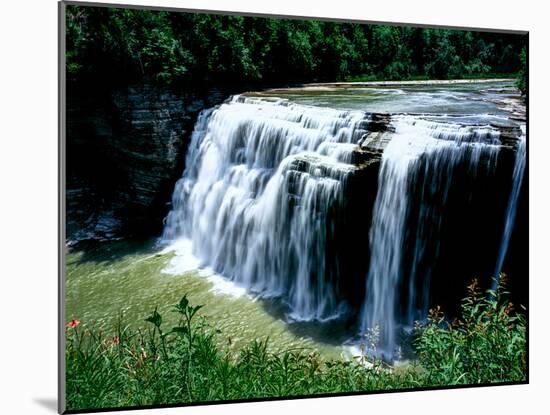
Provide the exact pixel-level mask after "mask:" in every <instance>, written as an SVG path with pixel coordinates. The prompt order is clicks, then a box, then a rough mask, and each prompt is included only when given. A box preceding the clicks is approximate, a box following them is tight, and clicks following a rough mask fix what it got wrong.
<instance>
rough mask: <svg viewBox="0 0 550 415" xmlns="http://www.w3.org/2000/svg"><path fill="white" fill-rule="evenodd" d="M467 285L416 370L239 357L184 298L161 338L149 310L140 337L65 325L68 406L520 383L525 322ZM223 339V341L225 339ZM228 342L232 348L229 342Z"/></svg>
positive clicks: (253, 348)
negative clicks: (453, 315)
mask: <svg viewBox="0 0 550 415" xmlns="http://www.w3.org/2000/svg"><path fill="white" fill-rule="evenodd" d="M503 294H504V292H503V291H502V290H501V289H499V290H498V292H496V293H494V297H495V298H494V299H486V298H484V297H483V296H481V295H480V294H479V292H478V289H477V285H476V284H473V285H472V286H470V293H469V296H468V298H466V299H465V300H464V302H463V307H462V312H463V315H462V317H461V319H460V320H456V321H454V322H453V323H450V324H449V323H446V322H445V321H444V319H443V316H442V314H441V312H440V310H439V309H435V310H432V312H431V314H430V319H429V320H428V322H427V324H425V325H418V326H417V331H416V336H417V337H416V340H415V347H416V351H417V353H418V362H414V363H412V364H411V365H409V366H407V367H405V368H392V367H391V366H389V365H387V364H385V363H383V362H381V361H376V360H375V361H372V362H368V363H367V362H366V361H365V357H364V356H361V357H359V358H358V359H354V360H346V359H344V358H342V359H340V360H328V361H327V360H325V359H323V358H321V357H320V356H319V354H318V353H316V352H314V351H310V350H303V349H299V350H287V351H285V352H282V353H273V352H270V351H269V350H268V339H263V340H256V341H254V342H252V343H251V344H249V345H248V346H247V347H245V348H243V349H242V350H241V351H240V353H238V354H237V355H232V354H231V353H230V352H229V351H227V350H223V348H220V347H219V346H218V344H217V343H216V341H215V338H216V336H218V335H220V332H219V331H217V330H215V329H214V328H212V327H211V326H210V325H208V324H207V323H206V321H205V320H204V319H203V318H199V317H197V312H198V311H199V310H200V308H201V306H192V305H191V304H189V301H188V300H187V297H186V296H184V297H183V298H182V299H181V301H180V302H179V303H178V304H177V305H175V306H174V309H173V311H174V312H175V313H177V314H178V316H179V323H178V324H177V325H176V326H175V327H172V328H169V329H166V328H165V326H164V325H163V317H162V315H161V314H159V312H158V311H157V310H156V309H155V310H154V311H153V312H152V313H151V315H150V316H149V317H147V318H146V322H148V323H149V326H148V327H147V329H146V330H137V331H132V330H129V329H128V328H124V327H123V326H122V324H121V323H120V322H119V324H118V325H117V327H116V328H115V331H114V333H113V335H109V336H106V335H104V334H103V333H102V332H101V331H100V330H97V329H94V328H93V327H90V328H87V327H85V325H84V324H83V325H80V322H79V321H78V320H73V321H71V322H70V323H68V325H67V333H66V336H67V349H66V363H67V369H66V370H67V407H68V409H70V410H78V409H100V408H115V407H121V406H138V405H161V404H174V403H185V402H200V401H202V402H206V401H215V400H236V399H251V398H269V397H281V396H286V397H291V396H303V395H315V394H326V393H337V392H356V391H374V390H390V389H405V388H415V387H423V386H437V385H453V384H472V383H487V382H503V381H519V380H523V379H524V377H525V369H526V349H525V320H524V318H523V316H522V315H521V314H515V313H512V307H511V305H510V304H509V303H506V302H504V301H502V300H501V297H502V295H503ZM228 340H229V339H228ZM229 341H230V340H229Z"/></svg>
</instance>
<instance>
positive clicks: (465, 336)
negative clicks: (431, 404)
mask: <svg viewBox="0 0 550 415" xmlns="http://www.w3.org/2000/svg"><path fill="white" fill-rule="evenodd" d="M504 280H505V276H503V277H501V282H500V284H499V287H498V288H497V291H496V292H494V291H492V290H489V291H487V293H486V295H482V293H481V291H480V290H479V285H478V283H477V281H476V280H474V281H473V283H472V284H471V285H470V286H469V287H468V296H467V297H466V298H465V299H464V300H463V302H462V307H461V311H462V312H461V317H460V318H458V319H455V320H454V321H452V322H451V323H448V322H447V321H445V319H444V317H443V313H442V312H441V310H440V309H439V308H435V309H432V310H430V314H429V317H428V322H427V324H425V325H418V326H417V338H416V340H415V348H416V351H417V353H418V359H419V363H420V365H421V366H422V367H423V369H424V370H425V374H426V378H427V382H428V383H429V384H432V385H467V384H476V383H478V384H479V383H491V382H510V381H523V380H525V375H526V368H527V348H526V326H525V318H524V316H523V314H521V313H513V307H512V304H511V303H510V302H508V301H507V300H506V297H507V293H506V292H505V291H504Z"/></svg>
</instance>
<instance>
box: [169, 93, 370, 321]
mask: <svg viewBox="0 0 550 415" xmlns="http://www.w3.org/2000/svg"><path fill="white" fill-rule="evenodd" d="M367 124H368V117H367V116H366V115H365V114H364V113H362V112H357V111H355V112H345V111H336V110H331V109H322V108H315V107H305V106H297V105H292V104H288V103H287V102H285V101H281V100H278V101H266V100H258V99H253V98H244V97H240V96H238V97H234V98H233V99H232V100H231V101H229V102H226V103H225V104H223V105H221V106H220V107H219V108H217V109H214V110H209V111H206V112H203V113H202V114H201V115H200V117H199V120H198V122H197V126H196V128H195V131H194V133H193V136H192V140H191V145H190V148H189V151H188V156H187V160H186V165H187V169H186V171H185V172H184V175H183V177H182V179H181V180H180V181H179V182H178V183H177V185H176V189H175V191H174V196H173V210H172V211H171V212H170V213H169V215H168V217H167V219H166V226H165V230H164V234H163V239H164V240H166V241H173V240H175V239H178V238H188V239H190V240H191V243H192V248H193V253H194V255H195V256H196V257H198V259H199V260H200V261H201V263H202V264H203V265H208V266H210V267H212V268H213V269H214V270H216V271H217V272H219V273H221V274H222V275H224V276H226V277H228V278H230V279H232V280H233V281H235V282H236V283H238V284H241V285H244V286H245V287H247V288H248V289H249V290H251V291H253V292H256V293H259V294H261V295H262V296H277V297H284V298H285V299H286V301H287V302H288V304H289V306H290V309H291V314H290V317H291V318H293V319H297V320H312V319H316V320H324V319H329V318H332V317H334V316H336V315H338V314H339V313H340V312H341V311H342V310H343V308H344V307H345V302H344V301H342V299H341V298H338V296H337V292H336V289H335V286H334V284H333V282H334V280H335V279H337V278H338V276H337V275H332V276H330V275H327V274H328V270H327V269H326V255H325V246H326V241H327V238H330V237H331V229H332V224H331V215H332V212H333V211H338V210H339V205H341V204H342V202H343V191H344V187H345V185H346V177H347V176H348V174H349V173H350V172H351V171H353V169H354V167H353V166H352V165H350V164H348V163H349V160H350V157H351V152H352V151H353V149H354V147H355V146H354V145H353V143H356V142H357V141H358V140H359V138H360V137H361V136H362V135H363V134H365V132H366V130H365V126H366V125H367Z"/></svg>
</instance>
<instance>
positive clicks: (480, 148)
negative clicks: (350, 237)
mask: <svg viewBox="0 0 550 415" xmlns="http://www.w3.org/2000/svg"><path fill="white" fill-rule="evenodd" d="M394 128H395V134H394V136H393V138H392V140H391V141H390V143H389V144H388V146H387V147H386V149H385V151H384V153H383V155H382V164H381V167H380V173H379V190H378V194H377V196H376V200H375V205H374V210H373V218H372V225H371V231H370V234H369V243H370V251H371V260H370V266H369V272H368V276H367V288H366V298H365V303H364V307H363V311H362V325H361V327H362V332H363V333H365V332H367V333H368V332H369V331H372V330H375V331H376V332H377V333H378V336H379V337H378V339H377V340H378V343H377V345H376V350H371V351H369V352H370V353H376V354H378V355H382V356H384V357H385V358H388V359H391V358H393V356H394V355H395V353H396V350H395V348H396V346H397V341H396V336H397V334H398V328H399V326H400V325H405V326H407V325H408V326H410V325H411V324H412V323H413V321H414V320H417V319H419V318H423V317H424V316H425V315H426V312H427V307H428V300H429V284H430V275H429V274H430V269H429V267H428V268H427V269H424V272H423V275H422V276H420V275H418V270H417V266H418V264H420V263H421V262H422V261H426V260H428V261H435V259H436V258H437V255H438V246H437V241H438V231H439V227H440V225H441V218H442V208H443V207H444V205H445V202H446V199H447V195H448V192H449V191H450V189H451V186H452V183H453V176H454V175H455V174H456V170H457V169H458V168H459V167H460V168H461V169H463V171H464V168H466V172H467V174H470V175H475V174H476V173H477V171H478V170H479V169H485V170H492V169H494V168H495V166H496V160H497V155H498V151H499V144H500V141H499V139H498V135H499V134H498V132H497V131H495V130H494V129H492V128H490V127H486V128H480V127H477V126H474V127H468V126H461V125H458V124H447V123H435V122H430V121H425V120H421V119H416V118H412V117H408V116H406V117H401V118H396V119H395V120H394ZM414 205H418V206H419V209H418V211H417V212H416V215H417V216H418V217H417V218H415V221H414V223H415V224H416V229H412V230H411V229H409V228H408V224H409V223H410V215H411V207H412V206H414ZM408 234H412V235H413V236H412V237H408ZM430 243H431V244H434V243H435V246H433V245H432V247H431V250H429V249H428V244H430ZM410 244H412V252H413V255H412V263H411V265H410V267H409V269H407V268H406V267H405V266H404V253H405V250H406V249H407V248H408V246H407V245H410ZM409 248H410V247H409ZM428 255H429V258H426V257H427V256H428ZM420 280H421V281H420ZM403 284H406V285H407V286H408V289H407V292H408V295H407V298H406V302H407V304H406V305H405V307H404V308H403V309H404V311H403V312H400V308H401V307H400V292H401V291H402V285H403Z"/></svg>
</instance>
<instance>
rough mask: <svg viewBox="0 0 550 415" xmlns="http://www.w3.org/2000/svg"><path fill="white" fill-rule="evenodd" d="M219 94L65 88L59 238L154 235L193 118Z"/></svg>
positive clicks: (146, 88) (180, 165) (221, 95)
mask: <svg viewBox="0 0 550 415" xmlns="http://www.w3.org/2000/svg"><path fill="white" fill-rule="evenodd" d="M70 92H71V91H70ZM75 96H78V97H79V98H78V99H72V97H75ZM226 97H227V93H225V92H221V91H220V90H211V91H207V92H205V93H196V92H194V93H188V92H186V91H179V90H171V89H168V88H156V87H151V86H149V85H143V86H131V87H128V88H124V89H118V90H115V91H113V92H110V93H108V94H102V95H99V94H98V95H95V94H93V93H82V91H78V93H73V94H70V95H69V97H68V104H67V176H66V177H67V178H66V180H67V189H66V192H67V195H66V200H67V234H66V239H67V241H68V242H69V243H71V242H74V241H77V240H82V239H111V238H116V237H123V236H130V235H139V234H144V235H156V234H158V233H159V232H160V231H161V229H162V220H163V218H164V216H165V215H166V213H167V208H168V204H169V201H170V195H171V193H172V190H173V186H174V182H175V181H176V180H177V179H178V178H179V176H180V175H181V171H182V170H183V167H184V166H183V163H184V155H185V151H186V145H187V142H188V137H189V134H190V133H191V131H192V129H193V125H194V122H195V119H196V117H197V115H198V113H199V112H200V111H201V110H202V109H204V108H207V107H211V106H214V105H217V104H219V103H220V102H222V101H223V100H224V99H225V98H226Z"/></svg>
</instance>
